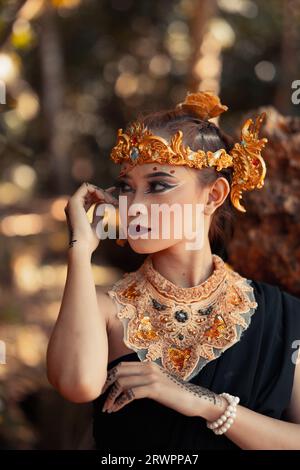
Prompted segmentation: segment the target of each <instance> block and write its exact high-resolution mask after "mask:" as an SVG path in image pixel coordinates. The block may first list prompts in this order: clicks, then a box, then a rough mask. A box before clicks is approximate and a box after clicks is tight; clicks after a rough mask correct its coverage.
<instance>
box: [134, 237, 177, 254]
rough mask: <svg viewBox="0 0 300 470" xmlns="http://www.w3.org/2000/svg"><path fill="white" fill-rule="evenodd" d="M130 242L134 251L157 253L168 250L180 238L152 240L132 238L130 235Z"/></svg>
mask: <svg viewBox="0 0 300 470" xmlns="http://www.w3.org/2000/svg"><path fill="white" fill-rule="evenodd" d="M127 240H128V243H129V245H130V247H131V248H132V250H133V251H135V252H136V253H139V254H145V253H148V254H150V253H157V252H158V251H162V250H166V249H167V248H170V247H171V246H173V245H176V243H178V240H173V241H172V240H151V239H148V240H147V239H144V240H143V239H141V238H139V239H135V240H134V239H132V238H130V237H128V239H127Z"/></svg>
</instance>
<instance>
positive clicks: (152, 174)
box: [118, 171, 175, 179]
mask: <svg viewBox="0 0 300 470" xmlns="http://www.w3.org/2000/svg"><path fill="white" fill-rule="evenodd" d="M153 176H169V177H170V178H174V179H175V176H173V175H170V173H165V172H164V171H156V172H154V173H148V175H145V176H144V178H152V177H153ZM122 178H124V179H131V176H130V175H124V176H119V177H118V179H122Z"/></svg>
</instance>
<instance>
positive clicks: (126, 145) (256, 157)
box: [110, 91, 268, 212]
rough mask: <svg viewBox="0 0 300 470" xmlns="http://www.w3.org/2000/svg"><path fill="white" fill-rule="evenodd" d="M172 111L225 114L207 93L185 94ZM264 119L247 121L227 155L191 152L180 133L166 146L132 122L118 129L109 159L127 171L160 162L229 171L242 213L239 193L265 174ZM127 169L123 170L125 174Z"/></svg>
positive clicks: (256, 185)
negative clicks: (260, 131)
mask: <svg viewBox="0 0 300 470" xmlns="http://www.w3.org/2000/svg"><path fill="white" fill-rule="evenodd" d="M176 108H181V109H183V110H184V111H187V112H191V113H192V114H194V115H195V114H196V115H197V116H198V117H199V118H200V119H203V120H208V119H210V118H213V117H216V116H218V115H220V114H221V113H223V112H224V111H227V109H228V107H227V106H225V105H223V104H221V102H220V99H219V97H218V96H216V95H214V93H213V92H211V91H206V92H197V93H189V92H188V94H187V96H186V98H185V100H184V102H182V103H179V104H178V105H177V106H176ZM265 116H266V113H264V112H263V113H261V114H260V115H259V116H257V118H256V120H255V123H253V121H252V119H247V120H246V121H245V122H244V124H243V126H242V130H241V142H240V143H235V144H234V147H233V148H232V149H231V150H230V152H229V153H227V152H226V150H225V149H223V148H222V149H219V150H217V151H215V152H211V151H207V152H205V151H204V150H197V151H196V152H194V151H193V150H191V149H190V147H189V146H185V145H183V143H182V140H183V133H182V131H181V130H179V131H177V132H176V133H175V134H174V135H173V136H172V138H171V141H170V143H169V142H168V141H167V140H165V139H164V138H162V137H159V136H156V135H154V134H153V133H152V132H151V131H150V130H149V129H148V128H147V127H146V126H145V125H144V124H143V123H142V122H139V121H135V122H133V123H132V124H131V125H130V126H129V128H128V129H127V131H126V133H123V129H118V136H117V142H116V145H115V146H114V147H113V149H112V152H111V155H110V158H111V159H112V160H113V161H114V162H115V163H123V162H126V163H128V164H129V169H131V168H132V167H134V166H135V165H137V164H143V163H151V162H154V163H160V164H169V165H187V166H189V167H190V168H198V169H202V168H207V167H216V170H217V171H221V170H222V169H223V168H230V167H232V168H233V175H232V183H231V191H230V199H231V202H232V204H233V205H234V207H235V208H236V209H238V210H239V211H241V212H246V209H245V208H244V207H243V206H242V205H241V202H240V200H241V199H242V193H243V192H244V191H251V190H253V189H255V188H258V189H260V188H262V187H263V185H264V179H265V175H266V165H265V162H264V159H263V158H262V156H261V151H262V149H263V147H264V146H265V144H266V143H267V142H268V139H267V138H265V137H264V138H262V139H259V138H258V133H259V129H260V126H261V124H262V122H263V120H264V118H265ZM127 170H128V167H126V171H127Z"/></svg>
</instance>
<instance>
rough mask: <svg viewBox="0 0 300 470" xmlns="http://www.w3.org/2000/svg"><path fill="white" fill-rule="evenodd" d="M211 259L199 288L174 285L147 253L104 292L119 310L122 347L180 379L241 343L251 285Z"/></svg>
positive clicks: (248, 314)
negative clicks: (133, 269)
mask: <svg viewBox="0 0 300 470" xmlns="http://www.w3.org/2000/svg"><path fill="white" fill-rule="evenodd" d="M212 257H213V264H214V269H213V272H212V274H211V275H210V276H209V277H208V279H206V281H204V282H203V283H201V284H199V285H198V286H194V287H180V286H177V285H175V284H173V283H172V282H171V281H169V280H168V279H166V278H165V277H164V276H162V275H161V274H160V273H159V272H158V271H157V270H156V269H155V268H154V266H153V262H152V258H151V255H148V256H147V258H146V259H145V260H144V262H143V264H142V265H141V267H140V268H139V269H138V270H137V271H134V272H131V273H125V274H124V275H123V277H122V278H121V279H120V280H119V281H117V282H116V283H115V284H114V285H113V287H112V288H111V289H110V290H109V291H108V294H109V295H110V296H111V297H112V298H113V299H115V301H116V302H117V304H118V306H119V308H118V313H117V316H118V318H119V319H120V320H121V321H122V323H123V326H124V343H125V344H126V346H127V347H128V348H130V349H133V350H134V351H136V353H137V354H138V357H139V358H140V360H141V361H156V362H158V363H159V364H160V365H162V366H163V367H164V368H166V369H167V370H168V371H169V372H170V373H172V374H173V375H175V376H177V377H178V378H181V379H184V380H190V379H192V378H193V377H194V376H195V375H196V374H198V372H199V371H200V370H201V369H202V368H203V367H204V366H205V365H206V364H207V363H208V362H210V361H212V360H214V359H216V358H217V357H219V356H220V355H221V354H222V353H223V352H224V351H225V350H226V349H228V348H230V347H231V346H233V345H234V344H235V343H236V342H237V341H239V340H240V337H241V334H242V332H243V331H244V330H245V329H247V328H248V326H249V325H250V322H251V316H252V314H253V313H254V311H255V309H256V307H257V305H258V304H257V302H256V301H255V297H254V293H253V287H252V286H251V285H250V281H249V280H248V279H246V278H244V277H242V276H241V275H240V274H239V273H237V272H236V271H234V270H233V269H231V268H230V267H229V266H228V265H227V264H226V263H225V262H224V261H223V260H222V258H220V257H219V256H218V255H215V254H213V255H212Z"/></svg>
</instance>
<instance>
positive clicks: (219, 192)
mask: <svg viewBox="0 0 300 470" xmlns="http://www.w3.org/2000/svg"><path fill="white" fill-rule="evenodd" d="M229 193H230V185H229V183H228V181H227V179H226V178H224V177H223V176H221V177H220V178H218V179H216V181H214V182H213V184H212V185H211V186H210V188H209V191H208V196H207V202H206V204H205V207H204V214H206V215H212V214H213V213H214V212H215V211H216V210H217V208H218V207H219V206H221V205H222V204H223V202H224V201H225V199H226V197H227V196H228V194H229Z"/></svg>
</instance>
